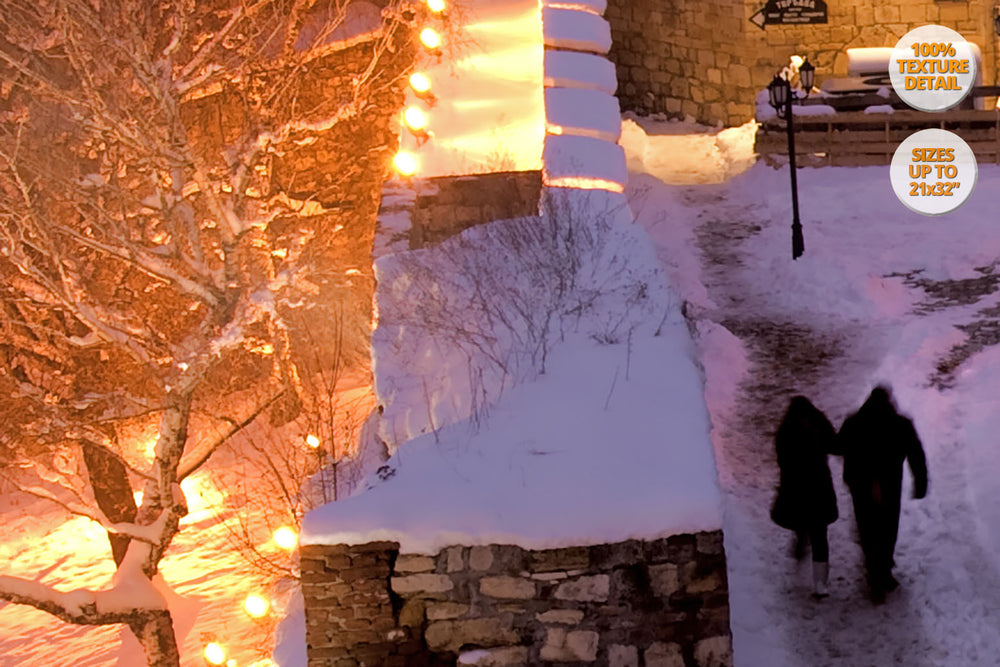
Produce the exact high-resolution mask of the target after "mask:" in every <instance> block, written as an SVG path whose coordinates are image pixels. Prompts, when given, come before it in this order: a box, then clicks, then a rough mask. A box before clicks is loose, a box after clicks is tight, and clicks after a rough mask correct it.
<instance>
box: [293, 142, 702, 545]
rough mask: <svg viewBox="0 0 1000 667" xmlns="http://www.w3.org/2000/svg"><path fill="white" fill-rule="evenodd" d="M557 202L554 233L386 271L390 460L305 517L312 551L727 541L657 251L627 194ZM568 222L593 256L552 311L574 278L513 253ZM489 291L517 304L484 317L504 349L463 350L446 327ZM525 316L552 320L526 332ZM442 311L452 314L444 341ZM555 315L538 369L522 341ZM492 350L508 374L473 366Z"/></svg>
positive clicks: (464, 323)
mask: <svg viewBox="0 0 1000 667" xmlns="http://www.w3.org/2000/svg"><path fill="white" fill-rule="evenodd" d="M609 145H611V144H609ZM615 148H618V147H617V146H615ZM618 150H621V149H620V148H619V149H618ZM550 196H551V197H552V198H553V199H552V202H553V203H552V204H551V206H552V210H554V211H555V212H553V213H549V214H547V215H548V216H549V217H548V218H526V219H520V220H510V221H499V222H495V223H491V224H488V225H483V226H479V227H473V228H471V229H468V230H466V231H465V232H463V233H462V234H461V235H459V236H458V237H456V238H453V239H449V240H448V241H445V242H444V243H442V244H441V245H440V246H437V247H435V248H429V249H424V250H420V251H413V252H410V253H397V254H395V255H387V256H385V257H382V258H380V259H379V260H378V261H377V262H376V275H377V278H378V285H379V287H378V289H379V303H380V317H379V327H378V329H377V330H376V332H375V334H374V335H373V348H374V349H373V359H374V363H373V368H374V374H375V380H376V393H377V396H378V399H379V402H380V403H381V404H382V405H383V408H384V414H383V415H382V417H381V420H380V422H381V425H380V426H381V430H382V433H381V435H382V437H383V439H384V440H385V441H386V442H387V443H388V444H389V446H390V450H391V451H394V452H395V453H394V456H393V457H392V458H391V459H390V460H389V462H388V475H386V474H385V473H383V475H382V476H381V477H387V479H384V480H383V479H373V480H372V481H371V482H370V484H369V488H368V489H367V490H366V491H364V492H363V493H359V494H357V495H355V496H353V497H351V498H349V499H346V500H343V501H340V502H337V503H331V504H329V505H326V506H324V507H322V508H319V509H317V510H314V511H313V512H311V513H309V514H308V515H307V517H306V519H305V521H304V523H303V534H302V541H303V543H306V544H309V543H343V542H346V543H364V542H368V541H372V540H383V539H390V540H395V541H398V542H400V544H401V548H402V549H403V550H404V551H408V552H418V553H434V552H436V551H437V550H439V549H441V548H443V547H444V546H447V545H450V544H456V543H460V544H491V543H514V544H520V545H522V546H525V547H527V548H548V547H557V546H568V545H585V544H599V543H608V542H617V541H621V540H625V539H631V538H636V539H652V538H655V537H660V536H663V535H671V534H677V533H682V532H694V531H699V530H713V529H716V528H718V527H719V525H720V524H721V514H720V505H719V496H718V488H717V485H716V482H715V469H714V464H713V460H712V453H711V447H710V446H709V444H708V438H707V433H708V421H707V414H706V413H705V410H704V399H703V398H702V378H701V375H700V374H699V371H698V368H697V366H696V365H695V364H694V362H693V358H692V354H693V349H692V348H691V346H690V337H689V333H688V330H687V328H686V326H685V325H684V324H683V320H682V318H681V317H680V314H679V312H678V306H679V303H678V302H677V300H676V299H675V298H674V296H673V293H672V291H671V290H670V289H669V288H668V287H667V286H666V284H665V282H664V281H663V273H662V271H661V269H660V268H659V266H658V262H657V260H656V257H655V255H654V253H653V249H652V246H651V245H650V243H649V240H648V237H646V235H645V234H644V233H643V232H641V230H639V229H638V228H637V227H636V226H635V225H634V224H633V223H632V222H631V217H630V215H629V214H628V211H627V209H626V208H625V207H624V200H623V198H622V197H621V196H620V195H613V194H609V193H604V192H593V193H581V192H578V193H574V192H572V191H557V193H554V194H551V195H550ZM570 214H572V215H573V216H575V219H576V220H577V224H578V225H580V226H579V227H577V228H576V232H575V233H576V234H577V235H579V236H577V237H574V238H593V239H594V242H593V244H592V245H591V244H589V243H585V244H583V245H582V246H581V248H580V252H579V253H577V254H576V255H574V256H575V257H576V258H577V259H578V260H579V261H580V262H581V268H580V269H579V271H578V273H577V274H574V275H575V276H576V277H575V278H573V281H574V282H573V285H574V286H573V287H572V288H571V290H570V292H569V293H568V294H566V295H565V296H563V297H561V298H559V299H554V298H553V297H552V296H551V295H552V293H553V292H554V290H553V286H554V284H555V283H556V282H557V281H558V280H559V279H560V276H561V275H566V276H568V275H569V274H566V273H565V272H566V271H567V270H568V269H567V265H565V264H564V263H562V262H558V261H557V262H555V263H551V264H547V263H546V262H547V261H549V259H550V258H552V257H553V256H555V254H556V253H558V251H559V250H558V248H559V246H558V245H556V246H552V247H549V246H544V245H543V246H542V247H540V248H539V251H538V252H539V254H538V255H534V254H531V253H530V252H526V251H525V250H524V248H523V247H522V249H521V250H520V251H514V250H513V249H512V247H511V246H512V241H513V240H515V239H523V237H522V236H521V234H524V233H527V231H526V230H529V229H530V228H532V227H537V228H539V229H541V230H544V231H545V233H544V234H543V236H544V237H546V238H547V237H549V236H550V235H551V230H556V231H557V233H561V232H558V230H559V229H562V228H560V227H558V226H557V227H542V226H541V225H543V224H545V221H546V220H552V219H560V220H564V219H565V217H564V216H567V215H570ZM552 216H555V217H552ZM560 216H563V217H560ZM549 224H551V223H549ZM517 230H521V231H519V232H518V231H517ZM515 232H516V234H515V235H514V236H512V234H514V233H515ZM536 262H540V264H537V265H536V264H535V263H536ZM431 276H434V277H436V278H435V279H434V280H433V281H432V282H427V281H428V280H429V277H431ZM449 276H452V277H451V278H450V279H449ZM463 276H477V277H478V278H479V279H480V281H481V282H479V283H477V282H475V281H471V282H470V281H469V280H468V279H467V278H464V277H463ZM507 290H512V292H508V291H507ZM494 291H499V292H500V293H501V294H504V295H509V296H507V297H506V298H503V299H498V300H496V301H495V302H491V303H493V304H494V305H493V306H491V309H490V310H489V311H488V312H489V315H488V317H490V318H491V319H490V323H491V327H492V328H489V329H488V333H489V335H490V337H491V338H496V339H497V340H498V341H499V344H498V346H496V347H488V348H479V347H477V346H475V345H473V346H471V347H470V346H469V345H467V344H466V343H467V339H465V338H463V337H459V338H457V339H456V338H453V337H452V333H451V332H452V330H453V329H454V330H455V331H459V332H468V331H473V330H475V329H476V327H477V326H479V325H480V324H481V323H479V322H476V321H474V320H462V319H459V316H458V315H457V314H465V313H470V312H472V313H476V312H479V311H476V310H475V308H476V307H477V304H478V302H479V301H481V300H482V299H483V294H484V293H493V292H494ZM427 300H432V301H434V302H435V303H438V302H439V303H440V304H441V305H440V306H437V305H433V304H431V305H427V304H421V302H422V301H427ZM584 303H586V304H588V305H586V306H584V307H583V308H582V309H579V308H578V307H577V306H578V304H584ZM524 304H530V305H528V308H530V309H532V310H533V317H537V316H539V315H541V316H543V317H542V319H541V320H539V319H533V320H532V321H531V322H528V321H523V320H520V319H519V318H518V316H517V315H516V314H515V311H518V310H519V309H521V308H523V306H524ZM442 313H444V314H451V315H448V317H450V318H451V319H446V325H445V326H441V325H440V324H437V323H438V322H440V321H441V320H440V319H439V318H440V317H441V316H442V315H441V314H442ZM550 313H551V314H552V315H553V316H554V319H552V320H551V322H550V323H549V324H548V325H546V326H550V331H551V338H550V341H549V343H548V344H547V346H548V348H549V349H548V351H547V354H546V358H545V362H544V367H543V368H540V367H539V359H538V357H537V355H536V354H533V353H532V352H531V350H530V349H528V348H526V346H525V343H524V341H525V340H530V339H531V333H530V332H531V331H532V330H536V329H537V328H538V327H539V326H542V323H543V322H545V321H547V320H546V319H545V317H546V316H547V315H548V314H550ZM502 323H503V324H502ZM449 327H450V328H449ZM476 340H478V339H476ZM483 352H485V353H487V354H488V355H489V358H500V359H505V360H507V361H506V362H505V363H506V364H507V371H508V373H507V374H506V375H498V374H497V373H496V367H495V366H491V365H489V364H488V363H486V362H485V361H483V360H482V359H478V358H477V357H476V355H477V354H479V353H483ZM519 359H520V361H519ZM539 370H544V374H542V375H537V376H536V374H537V371H539ZM477 379H478V380H477ZM477 401H478V402H477ZM494 401H497V402H496V403H495V404H493V403H494ZM470 418H471V419H470Z"/></svg>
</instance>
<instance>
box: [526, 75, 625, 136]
mask: <svg viewBox="0 0 1000 667" xmlns="http://www.w3.org/2000/svg"><path fill="white" fill-rule="evenodd" d="M545 118H546V122H547V129H548V132H549V133H551V134H557V135H573V136H581V137H591V138H594V139H601V140H603V141H610V142H612V143H615V142H617V141H618V137H619V136H620V135H621V130H622V121H621V111H620V110H619V108H618V98H616V97H614V96H613V95H609V94H608V93H603V92H601V91H599V90H585V89H579V88H546V89H545Z"/></svg>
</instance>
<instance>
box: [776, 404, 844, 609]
mask: <svg viewBox="0 0 1000 667" xmlns="http://www.w3.org/2000/svg"><path fill="white" fill-rule="evenodd" d="M836 435H837V434H836V431H835V430H834V428H833V425H832V424H830V420H829V419H827V418H826V415H824V414H823V412H822V411H820V410H819V408H817V407H816V406H815V405H813V404H812V403H811V402H810V401H809V399H808V398H806V397H805V396H795V397H793V398H792V400H791V402H790V403H789V405H788V411H787V412H786V413H785V417H784V419H783V420H782V421H781V425H780V426H779V427H778V432H777V434H776V435H775V439H774V444H775V449H776V451H777V454H778V467H779V468H780V470H781V478H780V481H779V484H778V495H777V497H776V498H775V500H774V506H773V507H772V508H771V519H772V520H773V521H774V522H775V523H776V524H778V525H779V526H781V527H782V528H787V529H788V530H793V531H795V536H796V549H795V552H796V556H797V557H799V558H801V557H802V556H803V555H804V554H805V546H806V545H807V544H809V545H811V547H812V561H813V586H814V591H813V593H814V595H815V596H817V597H825V596H826V595H828V587H829V579H830V546H829V543H828V542H827V537H826V530H827V526H829V525H830V524H831V523H833V522H834V521H836V520H837V497H836V495H835V494H834V492H833V479H832V478H831V477H830V468H829V466H828V465H827V462H826V456H827V454H832V453H837V452H836V443H837V441H836Z"/></svg>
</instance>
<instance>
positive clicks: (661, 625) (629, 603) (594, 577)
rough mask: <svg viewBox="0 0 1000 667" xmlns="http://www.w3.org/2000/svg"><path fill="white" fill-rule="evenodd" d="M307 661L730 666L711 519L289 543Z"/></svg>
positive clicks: (353, 665)
mask: <svg viewBox="0 0 1000 667" xmlns="http://www.w3.org/2000/svg"><path fill="white" fill-rule="evenodd" d="M301 568H302V593H303V597H304V599H305V608H306V644H307V646H308V654H309V662H308V667H361V666H362V665H368V666H371V667H374V666H376V665H378V666H385V667H392V666H394V665H398V666H400V667H406V666H421V665H455V664H477V665H480V666H481V667H490V666H493V667H500V666H510V667H513V666H515V665H524V666H526V665H558V666H566V667H572V666H577V667H579V666H583V665H593V666H595V667H727V666H729V665H732V647H731V642H730V637H729V598H728V588H727V583H726V559H725V554H724V552H723V547H722V533H721V531H711V532H702V533H697V534H688V535H675V536H672V537H668V538H663V539H657V540H650V541H639V540H630V541H627V542H620V543H617V544H601V545H594V546H580V547H568V548H562V549H546V550H535V551H532V550H528V549H522V548H520V547H517V546H511V545H498V544H491V545H485V546H457V545H456V546H452V547H448V548H446V549H444V550H442V551H440V552H439V553H437V554H429V555H421V554H400V553H399V545H398V544H397V543H395V542H374V543H369V544H362V545H345V544H341V545H306V546H303V547H302V551H301Z"/></svg>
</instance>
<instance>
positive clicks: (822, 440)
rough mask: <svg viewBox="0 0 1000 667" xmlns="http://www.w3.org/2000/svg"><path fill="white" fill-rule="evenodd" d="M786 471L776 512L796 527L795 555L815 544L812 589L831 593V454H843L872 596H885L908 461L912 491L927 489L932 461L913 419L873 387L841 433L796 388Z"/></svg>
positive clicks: (890, 585)
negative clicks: (829, 538)
mask: <svg viewBox="0 0 1000 667" xmlns="http://www.w3.org/2000/svg"><path fill="white" fill-rule="evenodd" d="M775 447H776V449H777V454H778V467H779V468H780V469H781V477H780V482H779V486H778V496H777V498H776V499H775V502H774V507H773V508H772V510H771V519H772V520H773V521H774V522H775V523H776V524H778V525H779V526H781V527H782V528H787V529H789V530H793V531H795V534H796V548H795V551H796V557H798V558H801V557H803V556H804V555H805V547H806V544H811V545H812V560H813V583H814V586H815V589H814V593H813V594H814V595H815V596H817V597H825V596H826V595H827V594H828V585H829V574H830V550H829V545H828V543H827V537H826V530H827V526H828V525H829V524H831V523H833V522H834V521H836V520H837V516H838V514H837V498H836V496H835V495H834V492H833V480H832V478H831V476H830V468H829V467H828V466H827V462H826V457H827V454H834V455H838V456H843V457H844V482H845V483H846V484H847V487H848V489H850V492H851V499H852V500H853V503H854V517H855V520H856V521H857V525H858V534H859V536H860V539H861V549H862V551H863V552H864V555H865V568H866V570H867V572H868V585H869V588H870V590H871V597H872V600H873V601H874V602H876V603H878V602H882V601H883V600H884V599H885V594H886V593H887V592H889V591H892V590H895V589H896V587H898V586H899V582H898V581H896V579H895V577H893V576H892V568H893V565H895V563H894V561H893V552H894V551H895V548H896V536H897V534H898V532H899V509H900V497H901V495H902V486H903V462H904V461H907V460H908V461H909V464H910V471H911V472H912V473H913V479H914V490H913V495H914V497H915V498H923V497H924V496H925V495H926V494H927V462H926V459H925V457H924V450H923V447H922V446H921V444H920V439H919V438H918V437H917V432H916V429H914V427H913V422H912V421H910V420H909V419H908V418H906V417H904V416H903V415H900V414H899V413H898V412H896V407H895V406H894V405H893V401H892V395H891V394H890V392H889V390H888V389H887V388H885V387H881V386H880V387H876V388H875V389H874V390H873V391H872V392H871V395H869V397H868V399H867V400H866V401H865V403H864V405H862V406H861V408H860V409H859V410H858V411H857V412H855V413H854V414H853V415H851V416H849V417H848V418H847V419H846V420H845V421H844V424H843V426H841V427H840V432H839V433H837V432H836V431H835V430H834V428H833V426H832V425H831V424H830V420H829V419H827V418H826V415H824V414H823V413H822V412H821V411H820V410H819V409H818V408H816V406H814V405H813V404H812V403H811V402H809V399H807V398H805V397H804V396H795V397H794V398H792V400H791V403H790V404H789V406H788V411H787V412H786V413H785V417H784V419H783V420H782V422H781V426H779V428H778V432H777V435H776V437H775Z"/></svg>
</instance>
